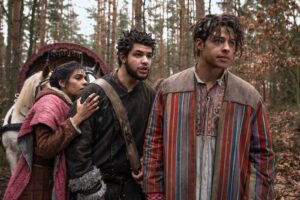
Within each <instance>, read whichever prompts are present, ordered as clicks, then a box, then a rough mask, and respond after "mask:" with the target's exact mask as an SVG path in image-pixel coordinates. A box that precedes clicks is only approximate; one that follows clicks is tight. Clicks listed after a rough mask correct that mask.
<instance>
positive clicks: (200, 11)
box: [196, 0, 205, 20]
mask: <svg viewBox="0 0 300 200" xmlns="http://www.w3.org/2000/svg"><path fill="white" fill-rule="evenodd" d="M204 15H205V7H204V0H196V20H199V19H201V18H202V17H204Z"/></svg>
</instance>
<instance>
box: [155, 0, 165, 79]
mask: <svg viewBox="0 0 300 200" xmlns="http://www.w3.org/2000/svg"><path fill="white" fill-rule="evenodd" d="M161 4H162V12H161V15H160V20H159V29H160V30H159V35H160V38H159V40H160V41H159V64H158V70H157V75H156V77H157V78H161V77H163V71H164V66H165V64H164V60H165V52H164V38H163V35H164V13H165V9H164V0H162V2H161Z"/></svg>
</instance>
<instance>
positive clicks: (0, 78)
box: [0, 5, 5, 103]
mask: <svg viewBox="0 0 300 200" xmlns="http://www.w3.org/2000/svg"><path fill="white" fill-rule="evenodd" d="M3 15H4V11H3V9H2V6H1V5H0V89H1V91H2V92H4V91H3V90H4V80H5V79H4V78H5V77H4V67H3V63H4V62H3V61H4V58H3V56H4V53H3V50H4V38H3ZM1 103H2V101H1Z"/></svg>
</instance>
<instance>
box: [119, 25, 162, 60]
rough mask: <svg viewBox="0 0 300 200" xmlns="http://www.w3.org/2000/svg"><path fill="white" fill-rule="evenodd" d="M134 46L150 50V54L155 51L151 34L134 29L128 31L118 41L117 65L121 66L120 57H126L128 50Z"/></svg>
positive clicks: (154, 43)
mask: <svg viewBox="0 0 300 200" xmlns="http://www.w3.org/2000/svg"><path fill="white" fill-rule="evenodd" d="M134 44H142V45H145V46H148V47H151V48H152V52H154V50H155V45H156V42H155V40H154V39H152V37H151V33H146V32H142V31H138V30H136V29H133V30H130V31H124V32H123V37H121V38H120V39H119V40H118V44H117V50H118V53H117V54H118V63H119V65H121V63H122V62H121V60H120V55H121V54H122V55H124V56H125V57H127V56H128V54H129V52H130V50H131V49H132V47H133V45H134Z"/></svg>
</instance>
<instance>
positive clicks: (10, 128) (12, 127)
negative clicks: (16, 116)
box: [0, 109, 22, 135]
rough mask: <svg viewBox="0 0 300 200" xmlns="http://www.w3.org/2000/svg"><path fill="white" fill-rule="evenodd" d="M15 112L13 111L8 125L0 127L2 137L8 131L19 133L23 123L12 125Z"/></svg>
mask: <svg viewBox="0 0 300 200" xmlns="http://www.w3.org/2000/svg"><path fill="white" fill-rule="evenodd" d="M13 111H14V110H13V109H12V111H11V113H10V115H9V117H8V121H7V124H6V125H4V126H1V127H0V135H2V134H3V133H4V132H6V131H19V130H20V128H21V126H22V123H11V118H12V113H13Z"/></svg>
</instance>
